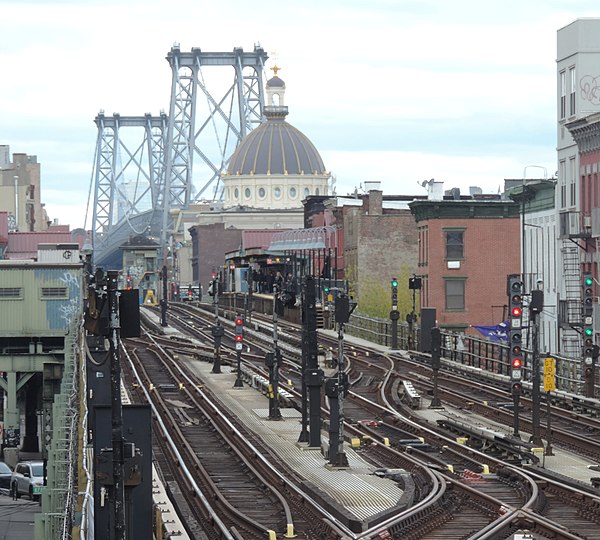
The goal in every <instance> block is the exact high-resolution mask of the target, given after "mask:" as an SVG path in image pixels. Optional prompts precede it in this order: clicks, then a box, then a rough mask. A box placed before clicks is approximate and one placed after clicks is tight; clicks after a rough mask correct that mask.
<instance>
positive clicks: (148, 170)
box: [92, 112, 168, 251]
mask: <svg viewBox="0 0 600 540" xmlns="http://www.w3.org/2000/svg"><path fill="white" fill-rule="evenodd" d="M95 122H96V125H97V127H98V138H97V143H96V160H95V167H94V169H95V171H94V181H95V194H94V214H93V224H92V231H93V245H94V248H95V249H98V250H100V251H102V249H103V248H105V247H107V246H106V244H107V238H108V236H109V235H110V232H111V231H112V230H113V229H115V228H116V227H117V226H118V225H119V224H120V223H121V222H123V221H125V220H127V221H129V220H131V218H132V217H134V216H137V215H139V214H142V213H144V212H146V211H147V210H148V209H150V208H152V209H154V210H155V211H156V210H158V211H165V206H164V205H165V166H164V157H165V138H166V133H167V124H168V122H167V116H166V114H164V113H162V114H161V115H160V116H152V115H150V114H146V115H145V116H120V115H119V114H114V115H113V116H112V117H107V116H105V115H104V113H102V112H101V113H100V114H99V115H98V116H97V117H96V119H95ZM166 210H167V211H168V208H167V209H166ZM138 227H139V225H138ZM131 229H132V230H133V231H134V232H136V233H138V234H141V233H142V232H148V231H145V230H136V228H135V227H133V226H131ZM156 234H158V231H156Z"/></svg>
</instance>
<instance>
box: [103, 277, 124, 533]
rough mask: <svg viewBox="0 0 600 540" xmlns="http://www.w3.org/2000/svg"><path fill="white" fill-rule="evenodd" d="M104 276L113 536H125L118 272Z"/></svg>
mask: <svg viewBox="0 0 600 540" xmlns="http://www.w3.org/2000/svg"><path fill="white" fill-rule="evenodd" d="M107 274H108V280H107V293H108V307H109V342H110V390H111V425H112V450H113V451H112V457H113V481H114V484H113V489H114V498H115V540H125V533H126V529H125V483H124V481H123V463H124V460H123V406H122V403H121V360H120V358H119V344H120V335H119V331H120V328H121V324H120V320H119V296H118V291H117V280H118V278H119V272H117V271H114V270H113V271H109V272H108V273H107Z"/></svg>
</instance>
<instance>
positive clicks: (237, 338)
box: [235, 336, 243, 342]
mask: <svg viewBox="0 0 600 540" xmlns="http://www.w3.org/2000/svg"><path fill="white" fill-rule="evenodd" d="M242 339H243V337H242V336H235V340H236V341H237V342H240V341H242Z"/></svg>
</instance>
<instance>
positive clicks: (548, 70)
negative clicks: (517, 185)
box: [0, 0, 600, 228]
mask: <svg viewBox="0 0 600 540" xmlns="http://www.w3.org/2000/svg"><path fill="white" fill-rule="evenodd" d="M595 16H600V5H599V4H598V1H597V0H527V1H523V0H518V1H517V0H499V1H496V0H488V1H482V0H454V1H452V2H447V1H445V0H318V1H317V0H303V1H301V2H285V1H281V0H279V1H271V0H266V1H260V0H259V1H256V2H248V1H242V0H222V1H221V2H215V1H211V2H207V1H202V0H178V1H177V2H172V1H162V0H144V1H137V0H135V1H130V0H101V1H96V0H71V1H69V0H66V1H64V2H54V1H52V2H51V1H30V0H14V1H6V0H0V144H8V145H10V151H11V154H12V153H16V152H19V153H21V152H23V153H27V154H30V155H37V156H38V160H39V162H40V163H41V166H42V200H43V202H45V203H46V207H47V210H48V213H49V216H50V218H52V219H53V218H58V219H59V222H60V223H69V224H70V225H71V227H73V228H74V227H80V226H83V221H84V215H85V208H86V205H87V199H88V191H89V187H90V182H91V180H92V169H93V163H92V162H93V156H94V149H95V145H96V137H97V128H96V125H95V123H94V118H95V117H96V115H97V114H98V112H99V111H100V110H104V111H105V112H106V114H107V115H112V113H114V112H117V113H120V114H121V115H123V116H142V115H143V114H144V113H146V112H150V113H152V114H154V115H158V114H159V112H160V111H161V110H165V111H167V112H168V109H169V94H170V85H171V69H170V67H169V64H168V62H167V61H166V60H165V56H166V54H167V53H168V52H169V51H170V49H171V46H172V45H173V44H174V43H179V44H180V46H181V50H182V51H190V50H191V48H192V47H200V48H201V49H202V50H203V51H231V50H233V48H234V47H243V48H244V50H245V51H252V50H253V47H254V44H255V43H260V44H261V45H262V47H263V48H264V49H265V51H266V52H267V53H268V54H269V56H271V59H270V60H269V61H268V63H267V66H268V67H271V66H272V65H273V57H274V54H273V53H276V59H277V64H278V65H279V66H280V67H281V68H282V71H281V72H280V73H279V75H280V76H281V78H282V79H284V81H285V82H286V86H287V93H286V104H287V105H288V107H289V115H288V118H287V120H288V121H289V122H290V123H291V124H293V125H294V126H296V127H297V128H298V129H300V130H301V131H302V132H304V133H305V134H306V135H307V136H308V137H309V138H310V139H311V140H312V141H313V143H314V144H315V146H316V147H317V148H318V149H319V151H320V153H321V155H322V157H323V160H324V162H325V165H326V167H327V168H328V169H329V170H330V171H331V172H332V173H333V174H334V175H335V177H336V178H337V193H338V194H342V195H343V194H346V193H349V192H351V191H353V190H354V188H355V187H358V186H359V185H360V184H361V183H363V182H365V181H376V180H380V181H382V188H383V191H384V194H423V193H425V190H424V189H423V188H422V187H421V186H420V185H419V184H418V183H420V182H422V181H423V180H428V179H430V178H435V179H436V180H440V181H443V182H444V188H445V189H450V188H452V187H459V188H461V190H463V192H466V191H468V187H469V186H480V187H482V188H483V190H484V192H486V193H496V192H497V191H498V188H499V186H500V185H501V184H502V183H503V179H504V178H522V177H523V174H524V173H525V174H526V176H527V177H529V178H533V177H537V178H539V177H542V176H543V175H544V171H543V169H542V168H540V167H544V168H545V169H546V171H547V175H548V177H551V176H553V175H554V173H555V171H556V153H555V147H556V105H555V103H556V65H555V62H556V32H557V30H558V29H559V28H561V27H563V26H566V25H567V24H569V23H571V22H572V21H574V20H575V19H577V18H582V17H595ZM598 72H599V73H600V66H599V69H598ZM268 73H269V76H270V75H271V72H270V71H268ZM530 165H535V166H536V167H528V166H530ZM526 167H527V168H526ZM92 200H93V196H92ZM87 224H88V226H89V225H90V218H88V223H87Z"/></svg>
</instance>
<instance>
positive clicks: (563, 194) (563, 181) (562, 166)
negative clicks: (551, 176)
mask: <svg viewBox="0 0 600 540" xmlns="http://www.w3.org/2000/svg"><path fill="white" fill-rule="evenodd" d="M566 169H567V164H566V162H565V160H564V159H563V160H561V162H560V163H559V164H558V181H559V182H560V207H561V208H566V207H567V177H566V174H567V171H566Z"/></svg>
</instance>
